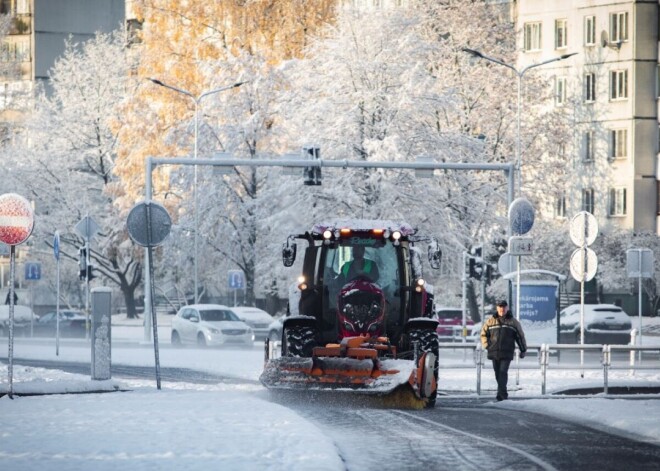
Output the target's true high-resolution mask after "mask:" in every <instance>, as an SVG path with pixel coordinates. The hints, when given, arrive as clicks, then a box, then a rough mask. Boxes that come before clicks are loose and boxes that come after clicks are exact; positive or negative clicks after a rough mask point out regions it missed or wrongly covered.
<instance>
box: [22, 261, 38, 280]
mask: <svg viewBox="0 0 660 471" xmlns="http://www.w3.org/2000/svg"><path fill="white" fill-rule="evenodd" d="M25 279H26V280H33V281H35V280H40V279H41V263H39V262H25Z"/></svg>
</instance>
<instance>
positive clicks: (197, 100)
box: [148, 78, 246, 303]
mask: <svg viewBox="0 0 660 471" xmlns="http://www.w3.org/2000/svg"><path fill="white" fill-rule="evenodd" d="M148 80H149V81H151V82H153V83H155V84H156V85H159V86H161V87H165V88H169V89H170V90H173V91H175V92H178V93H181V94H183V95H185V96H187V97H188V98H190V99H192V101H193V103H194V104H195V121H194V123H195V134H194V136H195V137H194V140H195V143H194V147H193V158H194V159H195V160H197V149H198V136H199V105H200V102H201V101H202V98H204V97H207V96H209V95H213V94H215V93H219V92H223V91H225V90H230V89H232V88H237V87H240V86H241V85H243V84H244V83H246V81H243V82H236V83H233V84H231V85H227V86H225V87H220V88H215V89H213V90H209V91H207V92H204V93H202V94H201V95H199V96H195V95H193V94H192V93H191V92H189V91H188V90H183V89H181V88H177V87H174V86H172V85H168V84H166V83H163V82H161V81H160V80H157V79H153V78H150V79H148ZM197 193H198V191H197V165H195V166H194V169H193V207H194V209H193V211H194V213H195V215H194V219H195V228H194V230H195V234H194V236H193V283H194V290H195V295H194V302H195V303H197V302H198V301H199V299H198V297H199V288H198V286H199V282H198V273H199V270H198V268H197V267H198V265H197V258H198V257H197V255H198V253H199V252H198V250H199V239H198V233H199V208H198V197H197Z"/></svg>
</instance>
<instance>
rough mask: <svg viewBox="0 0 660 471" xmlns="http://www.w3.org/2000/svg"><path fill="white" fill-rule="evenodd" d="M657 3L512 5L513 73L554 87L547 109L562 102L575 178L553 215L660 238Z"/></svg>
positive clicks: (573, 0) (565, 0)
mask: <svg viewBox="0 0 660 471" xmlns="http://www.w3.org/2000/svg"><path fill="white" fill-rule="evenodd" d="M659 3H660V2H658V1H657V0H652V1H651V0H553V1H547V0H518V1H515V2H512V16H513V18H515V21H516V26H517V28H516V29H517V31H518V34H519V37H518V44H519V51H520V52H519V56H518V65H519V67H525V66H527V65H529V64H532V63H538V62H540V61H542V60H546V59H549V58H552V57H556V56H559V55H562V54H568V53H577V54H576V55H575V56H573V57H571V58H570V59H568V60H565V61H560V62H555V63H553V64H552V65H550V66H547V67H541V68H539V69H535V70H536V71H537V72H535V73H540V74H544V75H543V76H544V77H546V78H547V79H548V81H549V85H550V86H552V87H553V88H554V103H552V106H570V107H572V108H571V112H570V113H569V114H570V115H571V116H573V118H572V119H573V120H574V122H573V123H571V124H572V128H573V129H574V135H573V136H572V143H571V145H570V148H569V149H566V153H565V155H566V165H567V166H571V167H572V170H571V173H572V174H573V175H574V176H575V178H574V179H572V180H573V181H571V182H567V184H566V187H565V188H564V193H563V194H560V195H559V196H557V200H556V201H554V202H553V203H552V205H551V206H552V208H553V211H554V213H555V216H557V217H571V216H572V215H573V214H575V213H576V212H577V211H580V210H586V211H590V212H592V213H593V214H594V215H595V216H596V217H597V218H598V219H599V221H600V224H601V226H602V227H603V228H607V227H621V228H626V229H633V230H635V231H653V232H656V233H659V232H660V197H659V194H660V171H659V170H658V166H659V162H660V158H659V154H658V151H659V144H658V140H659V133H658V126H659V123H658V101H657V98H658V92H659V81H658V80H659V79H658V70H659V64H658V26H659V16H658V15H659Z"/></svg>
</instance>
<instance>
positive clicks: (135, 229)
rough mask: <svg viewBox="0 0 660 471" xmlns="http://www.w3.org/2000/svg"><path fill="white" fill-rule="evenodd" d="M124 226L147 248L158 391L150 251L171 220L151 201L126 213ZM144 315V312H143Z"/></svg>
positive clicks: (156, 341)
mask: <svg viewBox="0 0 660 471" xmlns="http://www.w3.org/2000/svg"><path fill="white" fill-rule="evenodd" d="M126 226H127V227H128V235H129V236H130V237H131V239H132V240H133V242H135V243H136V244H138V245H141V246H142V247H146V248H147V265H148V267H149V270H148V272H149V273H148V275H149V278H148V281H149V282H148V283H147V287H148V288H149V297H150V299H151V300H152V302H150V303H149V304H150V308H151V324H152V327H153V334H154V357H155V363H156V387H157V388H158V389H160V359H159V355H158V322H157V319H156V308H155V307H154V303H153V299H154V294H155V290H154V284H153V279H154V265H153V263H152V262H151V259H152V249H153V247H158V246H159V245H160V244H162V243H163V241H164V240H165V239H166V238H167V236H168V235H169V234H170V230H171V229H172V219H171V218H170V215H169V214H168V212H167V210H166V209H165V208H164V207H162V206H161V205H159V204H158V203H154V202H153V201H146V202H142V203H138V204H136V205H135V206H133V209H131V211H130V212H129V213H128V218H127V220H126ZM145 314H146V312H145ZM148 320H149V316H147V315H145V322H144V325H145V337H147V332H148V325H149V322H148Z"/></svg>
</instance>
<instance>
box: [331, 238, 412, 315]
mask: <svg viewBox="0 0 660 471" xmlns="http://www.w3.org/2000/svg"><path fill="white" fill-rule="evenodd" d="M355 279H363V280H366V281H370V282H372V283H374V284H376V285H377V286H378V287H379V288H380V289H381V290H383V295H384V297H385V301H386V309H387V310H388V311H389V310H391V312H393V313H394V312H398V311H399V308H400V300H399V289H398V288H399V286H400V284H401V281H400V274H399V257H398V254H397V249H396V247H394V245H392V243H391V242H390V241H387V240H386V241H382V240H380V241H377V240H375V239H369V238H364V239H361V238H352V239H347V240H345V241H341V243H340V244H337V245H336V246H328V247H327V251H326V254H325V263H324V267H323V280H324V285H325V286H326V287H327V294H328V296H327V301H328V308H330V309H331V310H334V309H336V308H337V296H338V294H339V291H340V290H341V288H342V287H343V286H344V285H345V284H346V283H348V282H350V281H353V280H355Z"/></svg>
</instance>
